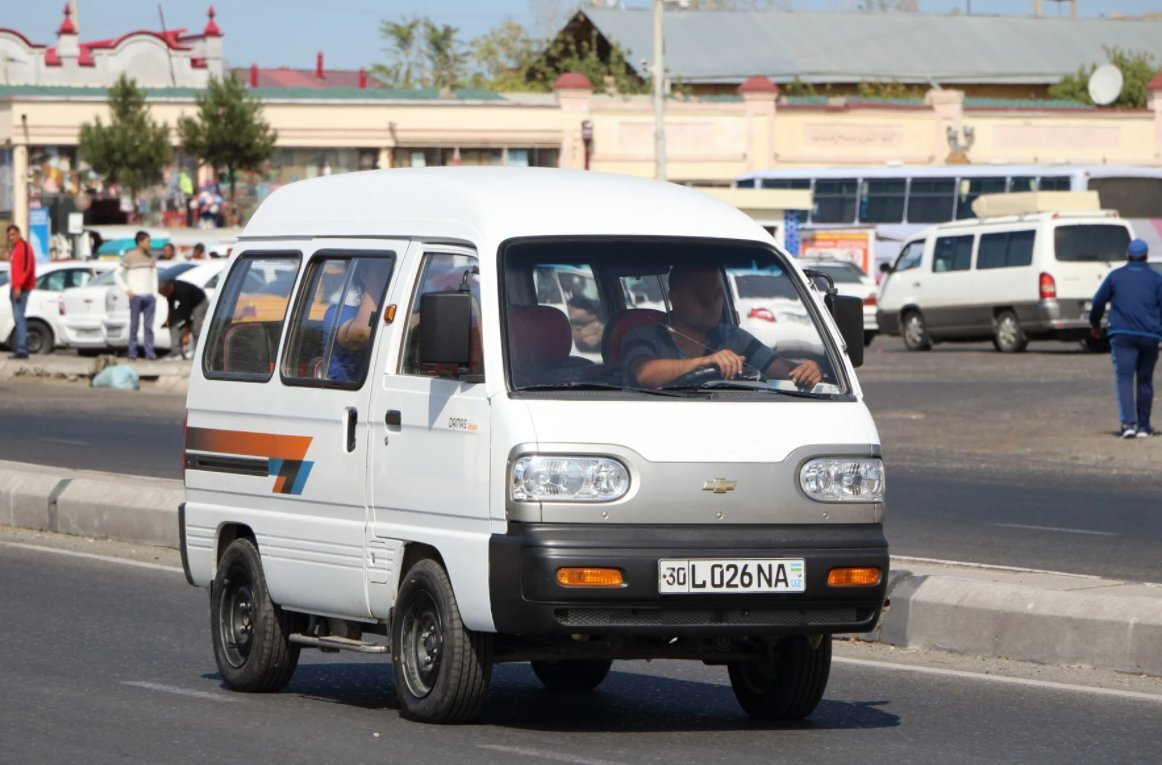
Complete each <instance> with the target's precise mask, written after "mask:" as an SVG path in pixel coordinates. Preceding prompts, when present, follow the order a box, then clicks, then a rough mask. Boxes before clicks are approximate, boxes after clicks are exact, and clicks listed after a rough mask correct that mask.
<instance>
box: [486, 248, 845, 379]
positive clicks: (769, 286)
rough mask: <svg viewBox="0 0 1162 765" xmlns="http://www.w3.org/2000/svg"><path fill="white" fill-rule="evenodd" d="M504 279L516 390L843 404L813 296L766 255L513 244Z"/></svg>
mask: <svg viewBox="0 0 1162 765" xmlns="http://www.w3.org/2000/svg"><path fill="white" fill-rule="evenodd" d="M502 268H503V278H504V282H503V293H504V300H505V305H504V316H503V319H504V325H505V333H504V342H505V358H506V363H507V373H508V379H509V382H510V385H511V387H512V388H513V389H514V390H526V391H528V390H541V391H543V390H558V389H582V390H585V389H592V390H609V389H613V390H621V391H628V392H635V393H637V394H647V393H657V392H666V393H671V392H674V391H679V392H691V393H692V394H693V395H713V396H715V397H717V396H730V395H751V396H753V395H755V394H756V392H758V393H772V394H778V393H786V394H791V395H793V396H796V397H798V396H800V395H807V396H814V397H828V396H831V395H835V394H841V393H845V392H846V391H847V388H846V381H845V380H844V378H843V377H842V376H841V374H840V373H838V372H837V370H839V369H841V366H840V365H839V364H838V363H836V359H835V357H834V352H835V351H834V347H833V344H832V343H831V342H830V341H829V340H826V339H825V338H827V333H826V330H825V329H824V328H823V327H822V325H821V319H820V316H819V311H818V310H817V308H816V304H815V303H814V301H813V300H811V299H810V298H809V297H808V290H809V289H811V288H810V287H808V286H806V285H804V284H803V283H802V282H801V281H800V280H799V279H797V278H796V277H795V275H794V273H793V271H792V270H791V269H790V267H789V266H788V265H787V264H786V262H785V261H784V260H783V258H782V256H780V255H778V254H777V253H775V252H774V251H773V250H771V249H768V248H766V247H764V246H763V245H761V244H757V243H756V244H746V243H728V242H721V243H715V242H706V241H690V240H658V239H649V240H646V239H629V238H622V239H586V240H570V239H538V240H535V241H516V242H513V243H510V244H508V245H507V246H506V247H505V248H504V250H503V253H502Z"/></svg>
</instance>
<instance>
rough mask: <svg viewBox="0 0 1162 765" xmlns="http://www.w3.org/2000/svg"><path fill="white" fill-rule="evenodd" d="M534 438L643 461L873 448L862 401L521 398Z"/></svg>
mask: <svg viewBox="0 0 1162 765" xmlns="http://www.w3.org/2000/svg"><path fill="white" fill-rule="evenodd" d="M524 404H525V405H526V407H527V410H528V414H529V417H530V419H531V421H532V426H533V430H534V431H535V433H536V438H537V442H538V444H542V445H548V444H579V445H581V444H584V445H588V444H612V445H616V446H622V447H626V448H628V449H632V450H633V451H634V452H637V453H638V454H640V455H641V456H642V457H643V458H644V459H646V460H649V461H651V462H702V463H706V462H731V463H740V462H782V461H783V460H785V459H786V458H787V455H789V454H790V453H791V452H792V451H794V450H795V449H798V448H800V447H803V446H809V445H811V444H819V445H832V446H849V447H850V446H858V447H864V446H868V447H872V446H874V447H878V446H879V443H880V438H879V433H878V432H877V431H876V427H875V423H874V422H873V421H872V417H871V413H870V412H868V410H867V407H866V406H864V404H863V402H862V401H828V400H818V401H816V400H804V399H790V398H784V397H778V396H777V395H771V400H769V401H753V400H749V401H738V400H734V401H731V400H722V399H720V400H705V399H680V400H678V399H675V400H669V399H661V400H659V399H645V400H640V399H639V400H634V401H608V400H601V401H595V400H582V401H578V400H567V401H545V400H535V399H524Z"/></svg>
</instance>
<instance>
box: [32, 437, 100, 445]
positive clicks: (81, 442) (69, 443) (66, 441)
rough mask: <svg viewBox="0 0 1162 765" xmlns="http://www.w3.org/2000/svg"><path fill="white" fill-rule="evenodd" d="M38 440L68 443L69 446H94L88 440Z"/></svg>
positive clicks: (40, 439) (49, 442) (48, 442)
mask: <svg viewBox="0 0 1162 765" xmlns="http://www.w3.org/2000/svg"><path fill="white" fill-rule="evenodd" d="M36 440H37V441H43V442H44V443H46V444H67V445H69V446H92V444H90V443H89V442H88V441H70V440H69V439H67V438H38V439H36Z"/></svg>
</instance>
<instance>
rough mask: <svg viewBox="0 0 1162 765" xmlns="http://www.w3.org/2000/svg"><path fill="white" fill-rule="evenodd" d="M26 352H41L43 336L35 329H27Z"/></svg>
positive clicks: (30, 353)
mask: <svg viewBox="0 0 1162 765" xmlns="http://www.w3.org/2000/svg"><path fill="white" fill-rule="evenodd" d="M27 337H28V353H29V355H32V354H34V353H41V352H42V351H43V350H44V336H43V335H41V334H40V332H37V331H36V330H29V332H28V335H27Z"/></svg>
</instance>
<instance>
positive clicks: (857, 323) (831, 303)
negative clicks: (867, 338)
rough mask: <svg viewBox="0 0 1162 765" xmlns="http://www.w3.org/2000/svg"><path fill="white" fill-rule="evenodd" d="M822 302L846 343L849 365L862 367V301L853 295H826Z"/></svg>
mask: <svg viewBox="0 0 1162 765" xmlns="http://www.w3.org/2000/svg"><path fill="white" fill-rule="evenodd" d="M824 302H825V303H826V304H827V310H829V311H831V315H832V316H833V317H834V318H835V325H836V326H837V327H839V334H841V335H843V340H844V342H846V343H847V355H848V358H850V359H851V365H852V366H853V367H860V366H863V301H862V300H860V299H859V298H857V297H855V296H853V295H828V296H827V297H826V298H824Z"/></svg>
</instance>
